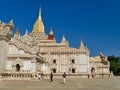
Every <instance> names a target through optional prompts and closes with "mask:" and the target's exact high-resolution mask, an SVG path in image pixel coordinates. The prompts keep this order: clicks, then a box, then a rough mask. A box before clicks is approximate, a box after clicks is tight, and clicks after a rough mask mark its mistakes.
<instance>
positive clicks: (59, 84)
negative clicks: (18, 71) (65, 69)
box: [0, 77, 120, 90]
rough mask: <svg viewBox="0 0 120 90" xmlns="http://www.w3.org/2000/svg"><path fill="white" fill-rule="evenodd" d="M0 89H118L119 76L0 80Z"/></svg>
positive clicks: (119, 88) (119, 89) (119, 83)
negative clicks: (65, 80)
mask: <svg viewBox="0 0 120 90" xmlns="http://www.w3.org/2000/svg"><path fill="white" fill-rule="evenodd" d="M0 90H120V77H112V78H111V77H110V78H103V79H102V78H93V79H92V78H90V79H87V78H84V79H67V82H66V84H64V83H63V79H54V81H53V82H50V81H49V80H40V81H39V80H32V81H31V80H29V81H28V80H27V81H26V80H24V81H23V80H19V81H18V80H0Z"/></svg>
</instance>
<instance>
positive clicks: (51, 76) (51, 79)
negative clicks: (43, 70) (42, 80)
mask: <svg viewBox="0 0 120 90" xmlns="http://www.w3.org/2000/svg"><path fill="white" fill-rule="evenodd" d="M50 81H51V82H52V81H53V74H52V72H51V74H50Z"/></svg>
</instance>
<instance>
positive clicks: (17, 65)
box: [16, 64, 20, 72]
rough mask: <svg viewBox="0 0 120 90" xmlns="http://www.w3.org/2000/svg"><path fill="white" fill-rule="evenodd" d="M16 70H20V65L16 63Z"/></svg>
mask: <svg viewBox="0 0 120 90" xmlns="http://www.w3.org/2000/svg"><path fill="white" fill-rule="evenodd" d="M16 71H17V72H19V71H20V65H19V64H16Z"/></svg>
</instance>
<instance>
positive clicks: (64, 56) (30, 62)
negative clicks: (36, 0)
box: [0, 10, 110, 78]
mask: <svg viewBox="0 0 120 90" xmlns="http://www.w3.org/2000/svg"><path fill="white" fill-rule="evenodd" d="M13 27H14V25H13V22H12V21H11V22H10V23H8V24H5V23H3V22H2V21H0V76H1V78H31V77H32V76H33V77H34V76H36V75H37V74H38V73H41V74H42V77H43V78H49V75H50V72H53V74H54V77H55V78H60V77H61V78H62V74H63V72H66V74H67V75H68V76H67V77H68V78H79V77H92V76H96V77H97V76H102V75H104V76H109V75H110V72H109V67H110V64H109V61H108V60H107V57H105V56H104V55H103V54H102V53H100V54H99V55H98V56H96V57H90V56H89V54H90V51H89V49H88V48H87V47H85V46H84V44H83V42H82V40H81V42H80V46H79V48H71V47H70V46H69V43H68V41H67V40H66V39H65V37H64V36H63V38H62V40H61V42H60V43H56V40H55V37H54V33H53V30H52V28H51V29H50V33H49V35H47V34H46V33H45V30H44V24H43V22H42V17H41V10H40V11H39V16H38V18H37V20H36V22H35V24H34V26H33V30H32V32H31V33H28V31H27V30H26V33H25V34H24V35H23V36H21V35H20V32H19V31H18V29H17V30H16V33H15V34H14V36H13V37H12V38H11V35H12V29H13Z"/></svg>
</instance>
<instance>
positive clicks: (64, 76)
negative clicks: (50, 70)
mask: <svg viewBox="0 0 120 90" xmlns="http://www.w3.org/2000/svg"><path fill="white" fill-rule="evenodd" d="M66 76H67V75H66V73H65V72H64V74H63V79H64V83H66Z"/></svg>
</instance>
